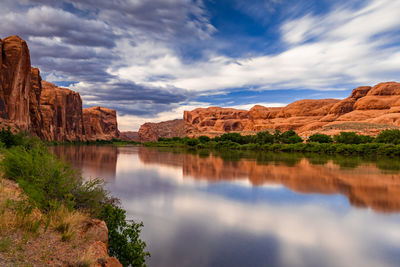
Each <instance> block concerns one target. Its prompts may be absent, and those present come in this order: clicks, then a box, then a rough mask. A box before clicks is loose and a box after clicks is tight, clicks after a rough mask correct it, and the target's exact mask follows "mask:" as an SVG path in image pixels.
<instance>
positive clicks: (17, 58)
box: [0, 36, 31, 130]
mask: <svg viewBox="0 0 400 267" xmlns="http://www.w3.org/2000/svg"><path fill="white" fill-rule="evenodd" d="M30 82H31V62H30V55H29V49H28V46H27V44H26V42H25V41H24V40H22V39H21V38H19V37H18V36H10V37H7V38H5V39H4V40H1V39H0V117H1V118H2V120H3V121H4V120H5V121H10V122H11V123H13V124H14V125H15V126H16V127H18V128H20V129H22V130H28V129H29V128H30V117H29V98H30V91H31V84H30Z"/></svg>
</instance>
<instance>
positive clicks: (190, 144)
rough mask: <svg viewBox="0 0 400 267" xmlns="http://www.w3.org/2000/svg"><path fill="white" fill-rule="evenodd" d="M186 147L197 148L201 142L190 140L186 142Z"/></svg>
mask: <svg viewBox="0 0 400 267" xmlns="http://www.w3.org/2000/svg"><path fill="white" fill-rule="evenodd" d="M185 143H186V145H188V146H196V145H198V144H199V143H200V142H199V140H197V139H195V138H190V139H189V140H186V142H185Z"/></svg>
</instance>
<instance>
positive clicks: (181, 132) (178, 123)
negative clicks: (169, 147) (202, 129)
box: [138, 119, 186, 142]
mask: <svg viewBox="0 0 400 267" xmlns="http://www.w3.org/2000/svg"><path fill="white" fill-rule="evenodd" d="M184 126H185V125H184V121H183V120H179V119H177V120H170V121H164V122H160V123H152V122H147V123H145V124H143V125H142V126H140V129H139V132H138V134H139V138H140V141H142V142H149V141H157V139H158V138H160V137H167V138H171V137H175V136H178V137H184V136H186V132H185V127H184Z"/></svg>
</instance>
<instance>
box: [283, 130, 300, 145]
mask: <svg viewBox="0 0 400 267" xmlns="http://www.w3.org/2000/svg"><path fill="white" fill-rule="evenodd" d="M279 139H280V141H281V143H283V144H296V143H301V142H303V139H302V138H301V137H300V136H298V135H297V134H296V132H295V131H293V130H290V131H286V132H284V133H282V134H281V135H280V136H279Z"/></svg>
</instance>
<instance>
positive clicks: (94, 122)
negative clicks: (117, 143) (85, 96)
mask: <svg viewBox="0 0 400 267" xmlns="http://www.w3.org/2000/svg"><path fill="white" fill-rule="evenodd" d="M83 121H84V126H85V131H86V137H87V139H88V140H89V141H95V140H111V139H113V138H118V137H119V131H118V125H117V113H116V111H115V110H113V109H109V108H104V107H92V108H86V109H84V110H83Z"/></svg>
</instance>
